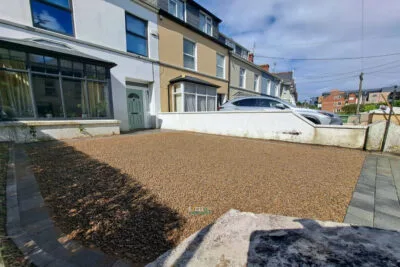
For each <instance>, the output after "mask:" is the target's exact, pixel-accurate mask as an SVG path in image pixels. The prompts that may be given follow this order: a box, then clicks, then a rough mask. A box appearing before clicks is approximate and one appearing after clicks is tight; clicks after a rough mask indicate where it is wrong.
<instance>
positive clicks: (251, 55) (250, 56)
mask: <svg viewBox="0 0 400 267" xmlns="http://www.w3.org/2000/svg"><path fill="white" fill-rule="evenodd" d="M249 61H250V62H252V63H254V54H253V53H250V54H249Z"/></svg>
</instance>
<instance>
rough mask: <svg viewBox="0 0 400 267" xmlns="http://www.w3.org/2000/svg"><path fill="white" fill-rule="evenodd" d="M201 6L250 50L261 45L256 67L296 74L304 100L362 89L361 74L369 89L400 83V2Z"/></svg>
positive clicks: (269, 0) (216, 2) (232, 1)
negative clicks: (348, 58) (316, 59)
mask: <svg viewBox="0 0 400 267" xmlns="http://www.w3.org/2000/svg"><path fill="white" fill-rule="evenodd" d="M197 2H198V3H200V4H201V5H202V6H204V7H205V8H207V9H208V10H210V11H211V12H213V13H214V14H215V15H217V16H218V17H219V18H220V19H221V20H222V21H223V22H222V23H221V24H220V31H221V32H222V33H225V34H227V35H228V36H230V37H232V38H233V39H234V40H235V41H237V42H238V43H240V44H241V45H243V46H245V47H247V48H248V49H249V50H253V47H254V46H255V50H254V52H255V63H257V64H270V66H271V68H270V69H271V70H274V71H275V72H281V71H291V70H294V73H295V79H296V84H297V91H298V93H299V99H300V100H307V99H309V98H310V97H313V96H319V95H321V93H322V92H326V91H329V90H332V89H340V90H356V89H358V84H359V74H360V72H361V71H363V72H364V73H365V75H364V81H363V89H372V88H381V87H386V86H392V85H400V75H399V73H400V0H364V4H362V0H322V1H321V0H246V1H243V0H197ZM363 5H364V9H363V8H362V6H363ZM362 10H363V12H362ZM362 14H364V16H363V17H364V23H362ZM362 25H364V27H362ZM363 28H364V30H363ZM362 32H364V34H362ZM362 36H364V37H362ZM362 40H364V41H362ZM395 53H398V55H392V56H386V57H378V58H365V59H357V60H318V61H313V60H290V59H311V58H343V57H368V56H375V55H386V54H395ZM266 57H284V58H285V60H282V59H271V58H266ZM274 66H275V67H274Z"/></svg>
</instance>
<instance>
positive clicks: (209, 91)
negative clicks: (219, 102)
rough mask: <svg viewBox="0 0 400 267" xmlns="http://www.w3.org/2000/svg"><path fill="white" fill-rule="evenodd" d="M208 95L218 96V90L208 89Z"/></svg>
mask: <svg viewBox="0 0 400 267" xmlns="http://www.w3.org/2000/svg"><path fill="white" fill-rule="evenodd" d="M207 95H210V96H216V95H217V89H215V88H207Z"/></svg>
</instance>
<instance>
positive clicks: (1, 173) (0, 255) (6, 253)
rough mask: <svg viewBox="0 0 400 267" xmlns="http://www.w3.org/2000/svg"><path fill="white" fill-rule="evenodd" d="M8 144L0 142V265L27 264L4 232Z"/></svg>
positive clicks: (6, 266)
mask: <svg viewBox="0 0 400 267" xmlns="http://www.w3.org/2000/svg"><path fill="white" fill-rule="evenodd" d="M7 163H8V144H6V143H0V242H1V248H0V266H5V267H8V266H13V267H14V266H28V264H27V262H26V259H25V258H24V255H23V254H22V253H21V251H20V250H19V249H18V248H17V247H16V246H15V244H14V242H13V241H12V240H11V238H9V237H7V234H6V223H7V206H6V181H7Z"/></svg>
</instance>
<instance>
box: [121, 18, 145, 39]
mask: <svg viewBox="0 0 400 267" xmlns="http://www.w3.org/2000/svg"><path fill="white" fill-rule="evenodd" d="M146 24H147V23H146V22H145V21H143V20H141V19H138V18H136V17H133V16H130V15H126V29H127V30H128V31H130V32H133V33H136V34H137V35H140V36H143V37H146V36H147V25H146Z"/></svg>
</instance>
